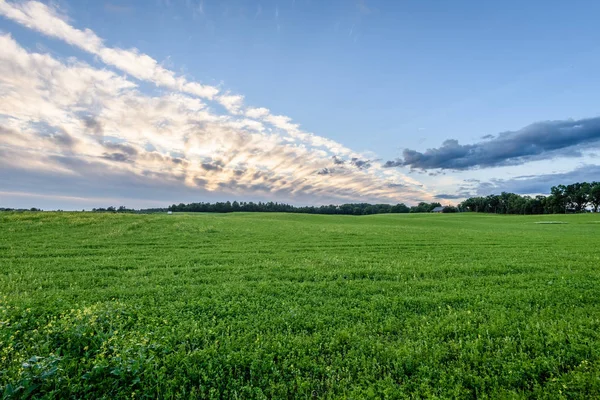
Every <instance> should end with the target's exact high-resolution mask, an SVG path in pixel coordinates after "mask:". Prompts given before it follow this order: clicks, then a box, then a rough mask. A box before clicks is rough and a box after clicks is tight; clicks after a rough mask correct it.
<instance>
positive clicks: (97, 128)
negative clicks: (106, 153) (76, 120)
mask: <svg viewBox="0 0 600 400" xmlns="http://www.w3.org/2000/svg"><path fill="white" fill-rule="evenodd" d="M81 120H82V121H83V124H84V125H85V127H86V128H88V129H89V130H90V131H92V133H94V134H95V135H97V136H102V134H103V132H104V128H103V126H102V123H101V122H100V121H98V120H97V119H96V117H94V116H93V115H84V116H82V117H81Z"/></svg>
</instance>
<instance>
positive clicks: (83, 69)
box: [0, 1, 431, 201]
mask: <svg viewBox="0 0 600 400" xmlns="http://www.w3.org/2000/svg"><path fill="white" fill-rule="evenodd" d="M0 15H3V16H5V17H7V18H10V19H12V20H13V21H16V22H18V23H20V24H21V25H23V26H26V27H28V28H31V29H34V30H36V31H38V32H40V33H42V34H45V35H47V36H50V37H53V38H56V39H59V40H62V41H64V42H66V43H69V44H71V45H73V46H76V47H78V48H80V49H82V50H85V51H87V52H89V53H91V54H94V55H95V56H97V57H98V60H99V61H102V62H103V63H104V64H105V65H108V66H110V67H113V68H116V69H117V70H119V71H122V72H124V73H126V74H127V75H125V76H124V75H120V74H118V73H116V72H113V71H111V70H109V69H98V68H95V67H92V66H90V65H88V64H86V63H83V62H81V61H78V60H75V59H72V58H69V59H68V60H60V59H57V58H55V57H53V56H51V55H49V54H47V53H36V52H31V51H28V50H26V49H24V48H23V47H22V46H20V45H19V44H18V43H17V42H16V41H15V40H14V39H13V38H12V37H11V36H10V35H8V34H4V35H0V48H2V51H1V52H0V91H1V95H2V99H3V101H2V102H0V127H1V129H0V153H1V154H0V165H1V166H2V169H3V171H4V173H9V174H14V176H23V177H26V178H27V179H29V180H32V181H33V180H35V177H36V176H37V177H42V176H43V177H45V178H44V179H40V182H46V183H47V184H52V182H59V181H60V182H63V183H64V182H82V181H85V180H88V179H92V180H93V181H94V185H95V187H100V186H102V185H104V187H110V186H111V185H113V184H114V183H115V182H120V183H122V184H123V185H122V186H120V187H121V188H129V189H130V190H133V189H132V188H134V187H140V185H142V186H144V187H151V188H154V190H157V189H156V188H157V187H162V188H170V190H171V189H172V188H174V187H185V188H189V189H191V190H202V191H205V192H207V193H210V192H213V193H215V192H219V193H229V194H240V195H248V194H257V193H263V194H266V195H269V196H272V195H276V196H279V198H286V199H293V198H297V197H299V196H310V197H311V198H322V199H325V198H327V199H344V200H358V199H361V200H367V199H370V200H383V201H414V200H420V199H428V198H431V196H430V195H429V194H428V193H427V192H426V191H425V190H424V189H423V188H422V187H421V185H420V183H419V182H416V181H415V180H414V179H412V178H410V177H407V176H406V175H404V174H402V173H400V172H399V171H390V170H386V169H384V168H383V166H382V165H381V164H380V163H379V162H377V161H366V157H365V156H363V155H362V154H360V153H357V152H354V151H352V150H351V149H348V148H346V147H344V146H343V145H341V144H339V143H337V142H334V141H332V140H330V139H327V138H325V137H321V136H317V135H314V134H311V133H308V132H304V131H302V130H301V128H300V126H299V125H298V124H297V123H295V122H293V121H292V119H291V118H289V117H287V116H284V115H276V114H272V113H271V112H270V110H268V109H267V108H263V107H248V106H246V105H245V104H244V97H243V96H241V95H237V94H232V93H229V92H227V91H223V90H221V89H219V88H217V87H214V86H210V85H204V84H200V83H198V82H194V81H191V80H188V79H186V78H184V77H181V76H178V75H177V74H176V73H174V72H173V71H170V70H169V69H167V68H165V67H164V66H162V65H160V63H158V62H157V61H156V60H154V59H153V58H151V57H150V56H148V55H146V54H143V53H140V52H139V51H138V50H136V49H130V50H124V49H119V48H113V47H109V46H107V45H106V44H105V42H104V40H103V39H101V38H100V37H98V36H97V35H96V34H95V33H94V32H93V31H91V30H89V29H78V28H75V27H73V26H72V25H71V24H70V23H69V22H68V21H67V20H66V19H65V18H64V17H63V16H61V15H60V14H59V13H58V12H57V11H56V10H55V9H53V8H51V7H48V6H46V5H44V4H42V3H39V2H26V3H16V2H4V1H0ZM139 81H146V82H151V83H154V84H156V85H158V86H160V87H162V88H164V89H165V91H164V92H162V93H161V94H159V95H149V94H148V93H145V92H144V91H143V90H142V89H140V87H139V86H138V85H139ZM216 105H220V106H221V107H215V106H216ZM218 110H223V111H224V112H219V111H218ZM323 171H327V172H328V173H327V174H324V173H323ZM48 176H52V177H54V180H52V179H49V178H48ZM398 185H402V186H398ZM67 186H68V185H64V184H62V185H61V187H62V188H65V187H67ZM76 187H77V186H76ZM97 195H98V194H97V193H96V194H95V196H96V197H97Z"/></svg>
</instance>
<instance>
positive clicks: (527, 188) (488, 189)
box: [474, 165, 600, 196]
mask: <svg viewBox="0 0 600 400" xmlns="http://www.w3.org/2000/svg"><path fill="white" fill-rule="evenodd" d="M599 177H600V165H582V166H580V167H578V168H576V169H574V170H572V171H568V172H558V173H549V174H540V175H530V176H523V177H516V178H513V179H492V180H491V181H489V182H479V183H477V184H476V186H474V189H475V191H476V194H477V195H480V196H487V195H488V194H499V193H502V192H509V193H517V194H530V195H532V194H540V193H541V194H544V193H545V194H548V193H550V188H552V186H557V185H561V184H565V185H566V184H571V183H574V182H594V181H598V180H599V179H598V178H599Z"/></svg>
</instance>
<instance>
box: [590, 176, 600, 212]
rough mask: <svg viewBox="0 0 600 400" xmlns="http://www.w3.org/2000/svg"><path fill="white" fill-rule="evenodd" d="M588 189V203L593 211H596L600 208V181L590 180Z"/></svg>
mask: <svg viewBox="0 0 600 400" xmlns="http://www.w3.org/2000/svg"><path fill="white" fill-rule="evenodd" d="M589 190H590V194H589V201H590V204H591V205H592V207H593V209H594V212H598V208H600V182H592V183H591V184H590V189H589Z"/></svg>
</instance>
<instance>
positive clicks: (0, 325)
mask: <svg viewBox="0 0 600 400" xmlns="http://www.w3.org/2000/svg"><path fill="white" fill-rule="evenodd" d="M544 221H554V222H556V221H558V222H568V224H535V223H533V222H544ZM597 222H600V218H599V216H597V215H564V216H557V215H552V216H528V217H523V216H496V215H473V214H471V215H468V214H457V215H445V214H443V215H373V216H365V217H352V216H319V215H297V214H290V215H287V214H225V215H210V214H203V215H193V214H188V215H185V214H175V215H129V214H91V213H47V212H46V213H0V392H2V393H3V394H4V397H6V398H27V397H29V396H33V397H48V398H90V397H93V398H111V399H112V398H126V397H127V398H130V399H131V398H176V397H177V398H195V397H200V398H238V399H250V398H305V399H309V398H355V399H359V398H414V397H418V398H431V397H438V398H594V397H595V398H598V397H599V396H600V251H599V250H598V244H599V238H600V225H598V224H597Z"/></svg>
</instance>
